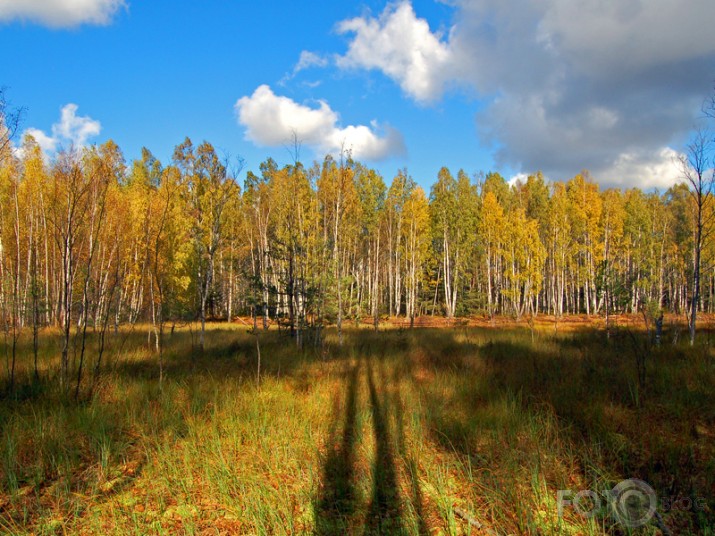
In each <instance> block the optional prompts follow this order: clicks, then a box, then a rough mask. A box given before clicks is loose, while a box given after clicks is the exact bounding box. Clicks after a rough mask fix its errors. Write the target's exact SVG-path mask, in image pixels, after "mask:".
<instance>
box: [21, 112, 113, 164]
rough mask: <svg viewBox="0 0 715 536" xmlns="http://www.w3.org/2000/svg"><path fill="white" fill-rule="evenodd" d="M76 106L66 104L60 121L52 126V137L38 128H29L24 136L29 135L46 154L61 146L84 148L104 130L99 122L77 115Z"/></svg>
mask: <svg viewBox="0 0 715 536" xmlns="http://www.w3.org/2000/svg"><path fill="white" fill-rule="evenodd" d="M77 109H78V106H77V105H76V104H72V103H70V104H65V105H64V106H63V107H62V108H61V110H60V120H59V121H58V122H57V123H55V124H53V125H52V135H51V136H50V135H48V134H45V133H44V132H43V131H42V130H39V129H37V128H28V129H26V130H25V132H24V134H26V135H27V134H29V135H31V136H32V137H33V138H35V141H36V142H37V144H38V145H39V146H40V148H41V149H42V150H43V151H44V152H45V154H51V153H54V152H55V151H56V150H57V149H58V148H59V147H60V146H62V145H65V146H72V147H75V148H78V147H83V146H84V145H86V144H87V141H88V140H89V139H90V138H93V137H95V136H98V135H99V133H100V131H101V130H102V125H101V124H100V122H99V121H97V120H95V119H92V118H91V117H89V116H79V115H77Z"/></svg>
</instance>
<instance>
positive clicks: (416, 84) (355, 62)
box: [336, 2, 452, 101]
mask: <svg viewBox="0 0 715 536" xmlns="http://www.w3.org/2000/svg"><path fill="white" fill-rule="evenodd" d="M338 32H339V33H341V34H347V33H350V34H354V36H353V39H352V40H351V42H350V45H349V47H348V51H347V53H346V54H345V55H344V56H338V58H337V59H336V63H337V65H338V67H340V68H343V69H356V68H362V69H378V70H380V71H382V72H384V73H385V74H386V75H387V76H389V77H391V78H392V79H393V80H395V81H396V82H397V83H398V84H400V87H402V89H403V90H404V91H405V92H406V93H407V94H409V95H410V96H412V97H413V98H415V99H416V100H418V101H430V100H432V99H434V98H436V97H438V96H439V95H441V93H442V91H443V89H444V84H445V82H446V77H445V76H444V75H445V72H444V70H445V68H446V67H448V66H449V64H450V62H451V60H452V58H451V50H450V48H449V44H448V43H446V42H444V41H442V39H441V36H440V35H439V34H434V33H432V32H431V31H430V28H429V24H428V23H427V21H426V20H424V19H418V18H417V16H416V15H415V12H414V10H413V9H412V5H411V4H410V3H409V2H402V3H399V4H396V5H390V6H388V7H387V8H386V9H385V11H384V12H383V13H382V14H381V15H380V17H379V18H377V19H374V18H369V19H367V18H363V17H357V18H354V19H350V20H346V21H343V22H341V23H340V24H338Z"/></svg>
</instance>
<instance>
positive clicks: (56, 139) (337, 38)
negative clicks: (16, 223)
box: [0, 0, 715, 188]
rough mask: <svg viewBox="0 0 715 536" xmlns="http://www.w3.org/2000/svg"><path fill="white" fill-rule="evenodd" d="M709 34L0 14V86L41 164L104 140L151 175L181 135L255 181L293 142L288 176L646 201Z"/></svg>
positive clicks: (404, 12) (559, 20) (483, 23)
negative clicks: (342, 157)
mask: <svg viewBox="0 0 715 536" xmlns="http://www.w3.org/2000/svg"><path fill="white" fill-rule="evenodd" d="M712 20H715V2H712V1H711V0H707V1H704V0H687V1H685V2H683V1H680V2H677V3H676V2H673V1H670V0H652V1H650V2H648V3H641V2H639V1H637V0H619V1H617V2H616V1H613V0H578V1H574V0H546V1H544V2H530V1H528V0H454V1H450V2H446V1H444V2H436V1H429V0H419V1H418V0H414V1H413V2H411V3H410V2H406V1H403V2H398V3H386V2H384V1H374V0H371V1H367V2H362V3H339V2H334V3H322V2H321V3H312V2H304V3H300V2H283V1H265V2H227V1H204V2H136V1H132V0H126V1H124V2H123V1H121V0H0V46H2V49H3V50H4V51H5V57H4V58H3V66H2V70H1V71H0V85H3V86H6V87H7V88H8V95H9V97H10V98H11V100H12V101H13V103H14V104H16V105H22V106H25V107H26V108H27V113H26V116H25V120H24V124H23V126H24V127H25V128H26V129H28V130H29V132H30V133H32V134H33V135H36V137H38V138H41V139H42V141H43V145H44V146H45V147H46V149H47V151H48V152H49V153H50V154H51V153H52V150H53V148H54V149H55V150H56V148H57V147H58V146H60V145H62V144H67V143H69V142H71V141H74V142H75V143H80V144H81V143H84V144H87V143H99V142H102V141H104V140H106V139H109V138H111V139H113V140H115V141H116V142H117V143H118V144H119V145H120V147H122V149H123V150H124V152H125V156H126V158H127V160H130V159H132V158H135V157H137V156H139V152H140V149H141V147H142V146H146V147H148V148H149V149H150V150H151V151H152V152H154V154H155V155H156V156H157V157H159V158H160V159H161V160H162V161H164V162H166V161H168V159H169V158H170V156H171V153H172V150H173V147H174V146H175V145H176V144H178V143H180V142H181V141H182V140H183V138H184V136H187V135H188V136H189V137H191V138H192V139H193V140H194V142H200V141H201V140H204V139H206V140H208V141H210V142H211V143H213V144H214V145H215V146H216V147H217V148H218V149H220V150H222V151H226V152H228V153H230V154H231V155H234V156H241V157H243V158H244V159H245V161H246V165H247V169H252V170H257V169H258V165H259V163H260V162H261V161H263V160H264V159H265V158H266V157H268V156H272V157H273V158H275V159H276V160H277V161H278V162H279V163H287V162H289V161H290V160H291V156H290V154H289V151H288V150H287V149H286V145H289V144H290V137H291V133H292V132H295V133H296V134H297V136H298V138H299V139H300V140H301V142H302V148H301V154H300V157H301V160H302V161H304V162H306V163H309V162H311V161H312V160H313V159H314V158H318V159H320V158H322V156H323V154H324V153H325V152H334V151H335V150H336V149H337V148H338V147H339V146H341V145H345V146H348V147H350V148H352V150H353V152H354V153H355V156H356V157H357V158H358V159H360V160H362V161H364V162H365V163H367V164H368V165H370V166H372V167H375V168H377V169H378V170H379V171H380V172H381V173H382V174H383V176H384V177H385V178H386V180H387V181H389V180H390V179H391V178H392V176H394V174H395V173H396V171H397V169H398V168H402V167H405V166H406V167H407V168H408V171H409V172H410V174H411V175H412V176H413V177H414V178H415V179H416V180H418V182H420V183H421V184H423V185H425V186H426V187H428V186H429V185H430V184H432V183H433V182H434V180H435V178H436V176H437V171H438V170H439V168H440V167H441V166H443V165H446V166H448V167H450V169H452V171H453V172H454V173H456V171H457V170H458V169H459V168H463V169H465V170H466V171H467V172H468V173H470V174H471V173H475V172H479V171H489V170H496V171H500V172H501V173H502V174H503V175H505V176H507V177H510V176H513V175H516V174H518V173H529V172H533V171H536V170H542V171H544V172H545V173H546V175H547V176H548V177H549V178H551V179H553V180H564V179H568V178H570V177H571V176H573V175H574V174H576V173H578V172H579V171H580V170H581V169H583V168H588V169H590V170H591V172H592V174H593V176H594V177H595V178H596V179H597V180H598V181H599V182H601V183H602V184H603V185H604V186H608V185H620V186H630V185H637V186H641V187H646V188H647V187H653V186H658V187H664V186H667V185H668V184H670V183H672V182H673V181H674V180H677V169H676V168H675V164H674V158H675V157H677V152H678V151H679V150H680V149H681V147H682V144H683V142H684V141H685V139H686V137H687V133H688V132H689V131H690V130H691V129H692V127H693V126H694V125H695V124H696V122H697V116H698V112H699V108H700V103H701V102H702V100H703V99H704V98H705V97H707V96H708V95H710V94H711V91H712V87H713V86H712V83H713V80H715V34H714V33H713V32H712V29H711V27H710V28H708V26H709V24H707V23H706V22H704V21H712ZM301 60H302V61H301ZM68 104H74V105H76V108H74V107H72V108H65V113H64V115H63V116H62V117H63V118H64V119H62V117H61V109H63V108H64V107H66V106H67V105H68ZM97 132H98V133H97Z"/></svg>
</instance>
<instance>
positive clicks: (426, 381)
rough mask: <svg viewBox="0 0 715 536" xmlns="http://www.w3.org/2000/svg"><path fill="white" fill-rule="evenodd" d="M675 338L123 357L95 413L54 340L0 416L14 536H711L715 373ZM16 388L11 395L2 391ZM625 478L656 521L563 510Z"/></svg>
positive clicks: (438, 333)
mask: <svg viewBox="0 0 715 536" xmlns="http://www.w3.org/2000/svg"><path fill="white" fill-rule="evenodd" d="M673 329H674V328H673V327H672V326H670V327H669V329H667V330H666V332H665V334H664V337H663V340H662V344H661V345H660V346H656V345H654V344H653V342H652V341H651V340H650V338H649V336H648V334H647V333H646V332H645V331H644V330H643V329H638V328H637V327H622V328H620V329H615V330H614V331H613V332H612V333H611V336H610V337H609V338H608V339H607V338H606V337H605V334H604V332H603V330H602V329H597V328H594V327H592V326H590V325H588V324H584V325H577V326H571V327H570V328H569V329H566V328H565V327H563V328H560V329H559V327H558V326H557V325H554V326H551V325H550V324H549V323H548V322H545V323H543V324H539V325H536V326H535V325H531V326H527V325H521V326H519V325H508V324H504V325H500V326H499V327H498V328H494V327H490V326H469V325H464V326H453V327H441V328H429V327H420V328H416V329H405V328H398V327H393V328H390V329H382V330H381V331H379V332H374V331H372V330H371V329H368V328H352V329H348V330H346V331H345V333H344V336H343V339H344V340H343V344H342V345H340V344H338V338H337V335H336V333H335V332H334V331H332V330H329V331H328V332H327V333H326V338H325V344H324V345H323V346H322V347H320V348H316V347H314V346H312V345H309V344H306V346H305V347H304V348H303V349H298V348H297V347H296V345H295V342H294V341H293V340H291V339H290V338H289V337H287V336H286V335H285V334H283V333H279V332H278V331H277V330H273V329H272V330H269V331H267V332H261V333H260V334H259V342H260V350H261V358H262V359H261V376H260V381H259V379H258V378H257V355H256V337H255V336H254V335H253V334H252V333H250V332H249V331H248V329H247V328H246V327H244V326H242V325H227V324H218V323H217V324H210V325H209V326H208V333H207V345H206V348H205V350H204V352H203V353H201V352H199V351H198V350H197V349H195V344H196V342H197V341H196V333H195V331H192V330H190V329H189V328H188V327H180V328H177V329H176V330H172V332H171V333H168V334H167V340H166V343H167V344H166V353H165V356H164V361H165V366H164V380H163V383H162V385H161V387H160V385H159V379H158V378H159V368H158V359H157V356H156V354H155V352H154V351H153V349H152V348H151V347H150V345H149V344H148V343H147V332H146V327H145V328H142V327H141V326H137V327H135V328H134V329H132V330H129V329H127V330H124V331H120V332H119V333H118V334H116V335H115V334H112V335H111V336H109V341H108V349H107V351H106V367H105V370H104V372H103V374H102V376H101V378H100V381H99V383H98V384H97V385H96V386H95V388H94V389H93V391H92V392H91V394H89V391H88V389H87V388H85V389H84V390H83V392H84V393H85V395H84V396H80V400H79V401H75V400H74V399H73V397H71V396H70V397H66V396H63V395H62V393H61V392H60V391H59V389H58V388H57V381H56V367H57V359H58V355H59V344H60V342H59V337H58V336H57V335H56V334H54V333H53V332H50V331H47V332H44V333H43V334H42V337H41V339H40V343H41V344H40V356H39V357H40V360H39V361H40V378H39V380H33V378H32V374H31V370H32V355H31V354H32V352H31V344H32V341H31V337H30V336H23V337H22V338H21V340H20V345H21V346H20V355H21V357H22V359H21V362H20V367H19V370H20V372H19V375H18V387H17V388H16V390H15V392H14V393H13V394H12V396H10V395H3V396H4V398H2V399H1V400H0V533H3V534H304V533H313V534H325V535H328V534H425V535H426V534H589V535H590V534H603V533H606V534H663V533H667V532H668V531H669V532H671V533H672V534H705V535H707V534H715V354H714V352H713V348H711V346H710V342H709V341H710V337H711V335H710V334H709V333H707V332H703V333H701V334H700V335H699V342H698V344H696V346H695V347H692V348H691V347H690V346H688V345H687V342H686V341H685V340H684V339H685V338H686V337H684V336H683V337H681V338H680V340H675V341H674V334H675V331H673ZM2 380H3V381H4V380H5V378H4V377H3V378H2ZM626 478H638V479H640V480H643V481H645V482H647V483H648V484H649V485H650V486H651V487H652V488H653V489H654V490H655V492H656V493H657V497H658V515H657V516H654V517H653V519H652V520H651V521H650V522H648V523H647V524H645V525H644V526H642V527H639V528H628V527H625V526H624V525H623V523H620V522H619V520H618V518H617V517H615V516H613V515H611V512H609V511H608V508H602V509H601V510H599V511H598V512H597V513H596V515H594V516H592V517H584V516H582V515H580V514H579V512H577V511H576V509H575V508H573V507H570V506H568V505H566V506H565V507H564V508H562V509H561V512H560V511H559V510H560V509H559V490H572V492H573V493H576V492H578V491H579V490H594V491H595V492H596V493H597V494H599V496H601V495H602V494H603V493H604V492H606V491H607V490H610V489H612V488H613V487H614V486H615V485H616V484H617V483H619V482H620V481H622V480H623V479H626Z"/></svg>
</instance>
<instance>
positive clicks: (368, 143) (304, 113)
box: [235, 85, 404, 160]
mask: <svg viewBox="0 0 715 536" xmlns="http://www.w3.org/2000/svg"><path fill="white" fill-rule="evenodd" d="M235 108H236V113H237V115H238V121H239V123H240V124H241V125H243V126H244V127H245V128H246V138H247V139H248V140H250V141H252V142H254V143H256V144H258V145H263V146H280V145H284V144H286V143H290V142H291V140H292V139H293V136H294V135H295V136H297V138H298V140H299V141H300V142H301V143H303V144H305V145H308V146H310V147H312V148H313V149H315V150H316V151H322V152H326V153H332V152H338V151H340V150H341V149H346V150H351V151H352V155H353V156H354V157H355V158H359V159H366V160H382V159H385V158H388V157H391V156H395V155H398V154H401V153H403V152H404V142H403V139H402V136H401V135H400V133H399V132H397V131H396V130H394V129H392V128H389V127H384V128H381V127H380V125H379V124H377V123H376V122H374V121H373V122H372V123H371V124H370V126H365V125H357V126H353V125H350V126H347V127H343V128H341V127H340V126H338V125H339V120H340V116H339V114H338V113H337V112H335V111H333V110H332V109H331V108H330V106H329V105H328V103H327V102H325V101H319V102H318V106H317V107H310V106H306V105H304V104H299V103H297V102H295V101H293V100H292V99H290V98H288V97H284V96H279V95H276V94H275V93H273V91H272V90H271V88H270V87H269V86H267V85H261V86H259V87H258V88H257V89H256V90H255V91H254V92H253V95H251V96H245V97H242V98H240V99H238V101H237V102H236V106H235Z"/></svg>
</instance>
